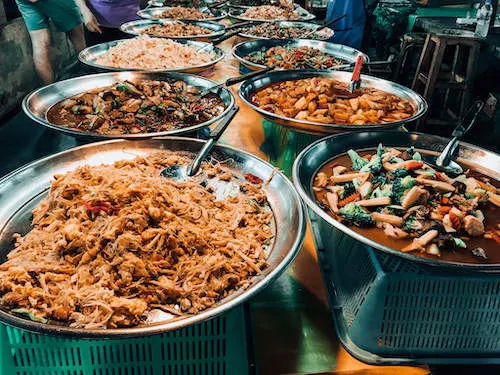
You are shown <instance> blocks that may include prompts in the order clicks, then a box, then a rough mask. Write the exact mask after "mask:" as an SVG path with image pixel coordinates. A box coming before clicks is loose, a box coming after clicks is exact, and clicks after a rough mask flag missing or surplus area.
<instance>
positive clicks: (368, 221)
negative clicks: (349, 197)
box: [340, 203, 375, 228]
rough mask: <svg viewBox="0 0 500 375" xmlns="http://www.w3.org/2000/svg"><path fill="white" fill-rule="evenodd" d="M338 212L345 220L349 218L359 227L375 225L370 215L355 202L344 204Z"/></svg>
mask: <svg viewBox="0 0 500 375" xmlns="http://www.w3.org/2000/svg"><path fill="white" fill-rule="evenodd" d="M340 214H342V215H343V216H344V218H345V219H346V220H349V221H350V222H352V223H353V224H354V225H357V226H358V227H361V228H366V227H371V226H374V225H375V220H373V218H372V216H371V215H370V214H369V213H368V212H366V211H365V210H364V209H363V208H362V207H361V206H360V205H358V204H356V203H348V204H346V205H345V206H344V207H342V208H341V209H340Z"/></svg>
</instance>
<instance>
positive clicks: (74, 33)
mask: <svg viewBox="0 0 500 375" xmlns="http://www.w3.org/2000/svg"><path fill="white" fill-rule="evenodd" d="M66 34H67V35H68V37H69V39H70V40H71V43H73V47H75V52H76V53H77V54H78V53H80V51H83V50H84V49H85V46H86V44H85V34H84V32H83V24H79V25H76V26H75V27H74V28H72V29H71V30H70V31H68V32H67V33H66Z"/></svg>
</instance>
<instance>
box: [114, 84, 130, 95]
mask: <svg viewBox="0 0 500 375" xmlns="http://www.w3.org/2000/svg"><path fill="white" fill-rule="evenodd" d="M116 89H117V90H118V91H123V92H126V93H127V94H132V93H133V92H134V90H132V88H131V87H130V86H129V85H127V84H126V83H119V84H118V85H116Z"/></svg>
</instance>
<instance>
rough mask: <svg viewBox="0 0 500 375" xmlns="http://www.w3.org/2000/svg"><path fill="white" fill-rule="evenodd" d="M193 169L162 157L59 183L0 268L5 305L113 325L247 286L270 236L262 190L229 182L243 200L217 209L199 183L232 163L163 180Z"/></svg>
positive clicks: (194, 306)
mask: <svg viewBox="0 0 500 375" xmlns="http://www.w3.org/2000/svg"><path fill="white" fill-rule="evenodd" d="M189 160H190V159H188V158H187V157H186V156H183V155H179V154H173V153H167V152H165V153H162V154H159V155H152V156H150V157H147V158H141V157H139V158H136V159H134V160H132V161H119V162H116V163H115V164H113V165H101V166H82V167H79V168H77V169H76V170H74V171H71V172H68V173H66V174H64V175H59V176H56V179H55V180H54V181H53V182H52V185H51V188H50V191H49V193H48V195H47V197H46V198H44V199H43V200H42V201H41V202H40V204H39V205H38V207H36V208H35V209H34V210H33V228H32V230H31V231H30V232H29V233H27V234H26V235H25V236H24V237H21V236H19V235H16V236H15V238H16V245H15V249H14V250H12V251H11V252H10V253H9V255H8V260H7V262H5V263H3V264H2V265H0V303H1V304H3V305H4V306H7V307H10V308H12V309H24V310H25V311H27V312H28V313H30V314H32V315H33V316H35V317H40V318H50V319H57V320H61V321H63V322H65V323H67V324H69V325H71V326H73V327H85V328H111V327H126V326H134V325H138V324H140V323H141V322H142V321H143V320H144V319H145V317H146V314H147V313H148V312H149V311H150V310H152V309H153V308H161V309H163V310H165V311H168V312H170V313H173V314H177V315H183V314H196V313H197V312H199V311H202V310H204V309H206V308H208V307H211V306H212V305H214V304H215V303H217V302H218V301H219V300H221V299H222V298H224V297H226V296H228V295H229V294H231V293H233V292H234V291H235V290H237V289H240V288H246V287H248V286H249V285H250V283H251V281H252V276H254V275H256V274H259V273H261V272H262V270H263V269H264V268H265V267H266V265H267V263H266V254H265V249H266V246H267V245H268V244H269V243H270V240H271V238H272V237H273V232H272V229H271V227H270V223H271V220H272V212H271V210H270V209H269V206H268V203H267V200H266V193H265V191H264V189H263V185H262V184H261V183H249V182H247V181H244V180H240V179H239V178H237V177H232V179H233V181H232V183H236V186H239V189H237V190H238V191H237V192H236V193H235V194H234V195H230V196H227V197H226V198H224V199H222V200H216V197H215V195H214V194H211V193H210V189H208V187H207V188H205V187H204V186H206V184H200V182H205V181H207V179H209V177H208V176H213V177H212V178H210V181H214V180H218V177H219V176H222V175H224V176H226V177H227V174H228V173H229V172H231V170H230V169H229V168H227V167H225V166H222V165H220V164H215V163H206V164H204V166H203V171H202V172H201V173H200V174H199V175H198V176H196V177H195V178H192V179H189V180H187V181H184V182H179V181H176V180H172V179H166V178H163V177H160V176H159V172H160V171H161V170H162V169H163V168H164V167H165V166H167V165H174V164H181V165H184V164H187V163H188V162H189ZM231 176H232V174H231ZM235 181H236V182H235Z"/></svg>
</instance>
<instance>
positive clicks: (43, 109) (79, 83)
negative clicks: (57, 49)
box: [22, 72, 234, 139]
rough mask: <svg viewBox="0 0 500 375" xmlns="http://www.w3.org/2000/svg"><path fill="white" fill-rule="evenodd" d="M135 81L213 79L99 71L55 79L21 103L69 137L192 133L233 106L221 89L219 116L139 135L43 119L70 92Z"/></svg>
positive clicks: (202, 83)
mask: <svg viewBox="0 0 500 375" xmlns="http://www.w3.org/2000/svg"><path fill="white" fill-rule="evenodd" d="M125 80H127V81H137V80H159V81H165V80H176V81H178V80H182V81H184V82H186V83H187V84H188V85H191V86H195V87H198V88H199V89H200V90H203V89H206V88H209V87H213V86H215V85H216V83H215V82H213V81H211V80H209V79H207V78H204V77H200V76H195V75H191V74H183V73H147V72H119V73H102V74H93V75H88V76H82V77H77V78H71V79H67V80H64V81H59V82H56V83H53V84H51V85H48V86H44V87H42V88H40V89H37V90H35V91H33V92H31V93H30V94H28V95H27V96H26V97H25V98H24V99H23V103H22V107H23V111H24V113H26V115H27V116H28V117H29V118H30V119H32V120H33V121H36V122H38V123H39V124H41V125H43V126H46V127H48V128H51V129H54V130H57V131H60V132H62V133H66V134H69V135H72V136H83V137H89V138H95V139H117V138H125V139H142V138H151V137H158V136H165V135H178V134H186V133H190V132H193V131H195V130H197V129H201V128H203V127H205V126H208V125H210V124H212V123H213V122H216V121H219V120H220V119H221V118H222V117H224V116H225V115H226V113H227V112H228V111H229V110H230V109H231V108H232V107H233V105H234V96H233V94H232V93H231V91H230V90H228V89H226V88H221V89H219V90H218V91H217V94H218V95H219V96H220V98H221V99H222V101H223V102H224V105H225V106H226V109H225V110H224V112H223V113H221V114H220V115H219V116H217V117H215V118H213V119H211V120H209V121H206V122H203V123H201V124H198V125H194V126H189V127H186V128H182V129H175V130H169V131H164V132H157V133H140V134H114V135H113V134H98V133H91V132H82V131H78V130H76V129H71V128H67V127H64V126H59V125H54V124H52V123H50V122H48V120H47V112H48V111H49V109H50V108H51V107H52V106H53V105H55V104H57V103H59V102H60V101H61V100H64V99H67V98H70V97H72V96H74V95H78V94H81V93H83V92H85V91H89V90H93V89H96V88H100V87H106V86H110V85H113V84H114V83H116V82H120V81H125Z"/></svg>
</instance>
